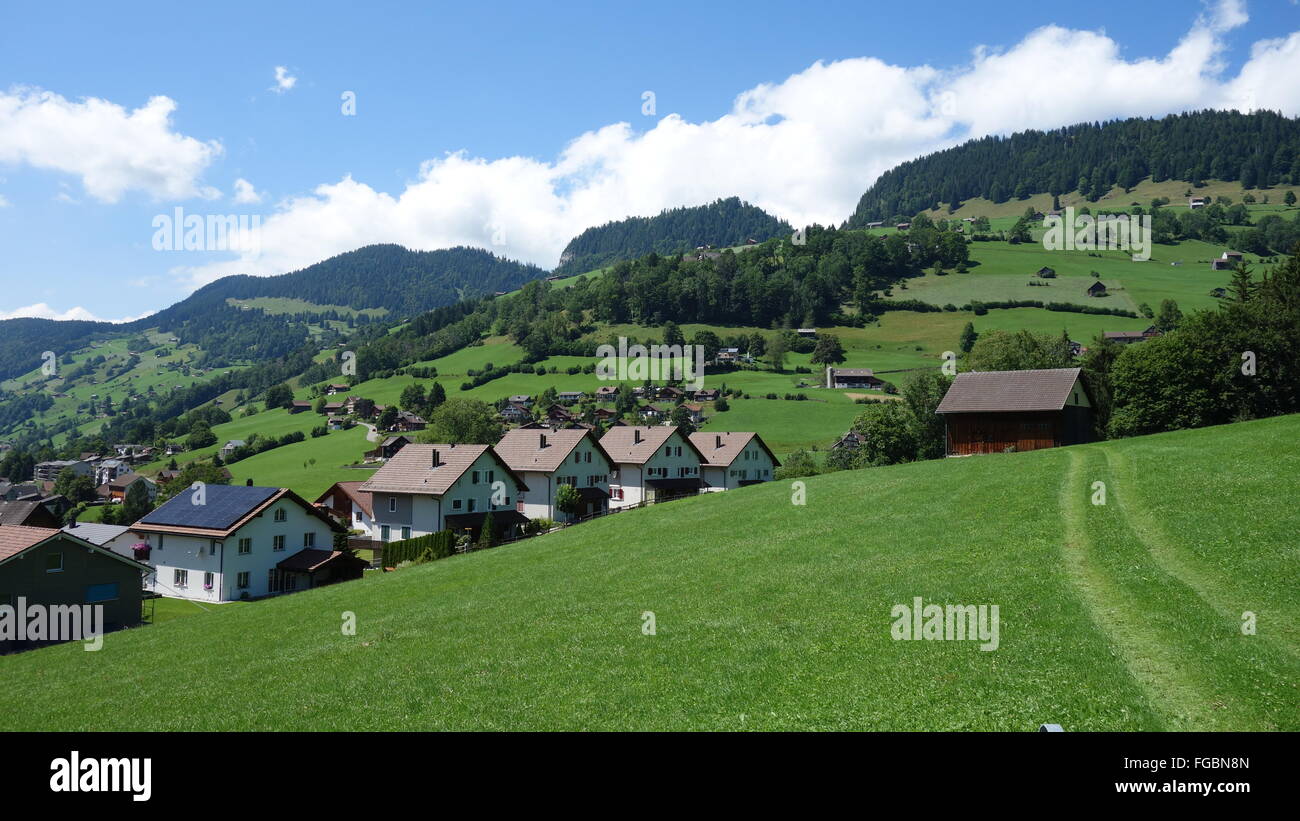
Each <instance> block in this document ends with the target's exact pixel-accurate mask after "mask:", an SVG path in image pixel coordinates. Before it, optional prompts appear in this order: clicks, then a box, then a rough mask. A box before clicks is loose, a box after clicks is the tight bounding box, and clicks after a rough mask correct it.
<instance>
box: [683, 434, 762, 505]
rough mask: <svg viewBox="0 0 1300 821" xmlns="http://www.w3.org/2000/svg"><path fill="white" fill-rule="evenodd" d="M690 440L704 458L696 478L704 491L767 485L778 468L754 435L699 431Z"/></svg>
mask: <svg viewBox="0 0 1300 821" xmlns="http://www.w3.org/2000/svg"><path fill="white" fill-rule="evenodd" d="M690 440H691V444H692V445H695V449H696V450H698V451H699V452H700V453H701V454H703V456H704V461H703V463H702V465H701V467H700V470H701V477H700V478H701V479H703V480H704V490H705V491H719V490H733V489H735V488H738V487H744V486H745V485H755V484H758V483H759V482H770V481H772V474H773V473H775V472H776V469H777V468H778V467H779V466H780V465H781V462H780V461H779V460H778V459H777V458H776V454H774V453H772V449H771V448H769V447H768V446H767V443H766V442H764V441H763V438H762V437H761V436H759V435H758V434H757V433H737V432H730V431H729V432H727V433H718V432H715V431H711V432H703V431H701V432H699V433H692V434H691V435H690Z"/></svg>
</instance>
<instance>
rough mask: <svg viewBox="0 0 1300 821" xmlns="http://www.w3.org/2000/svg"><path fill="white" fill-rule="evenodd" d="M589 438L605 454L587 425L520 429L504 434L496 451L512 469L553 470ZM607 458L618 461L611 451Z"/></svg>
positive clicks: (494, 447) (611, 462)
mask: <svg viewBox="0 0 1300 821" xmlns="http://www.w3.org/2000/svg"><path fill="white" fill-rule="evenodd" d="M587 437H591V443H592V444H593V445H595V447H596V450H597V451H599V452H600V453H605V449H604V448H603V447H601V445H600V442H599V441H598V440H597V439H596V436H595V434H593V433H592V432H591V431H590V430H589V429H586V428H562V429H559V430H542V429H538V428H527V429H525V428H516V429H515V430H512V431H508V432H507V433H506V435H505V436H503V437H501V441H500V442H497V443H496V445H494V446H493V450H495V451H496V452H497V455H498V456H500V457H501V459H502V461H504V462H505V463H506V464H507V465H509V466H510V469H511V470H516V471H523V470H532V471H540V472H542V473H550V472H551V471H553V470H556V469H557V468H559V467H560V466H561V465H563V464H564V462H565V460H566V459H568V458H569V454H570V453H573V449H574V448H576V447H577V446H578V444H579V443H580V442H582V440H583V439H585V438H587ZM543 441H544V442H546V446H545V447H542V442H543ZM605 458H606V459H609V461H610V464H613V462H614V460H613V459H610V457H609V454H608V453H605Z"/></svg>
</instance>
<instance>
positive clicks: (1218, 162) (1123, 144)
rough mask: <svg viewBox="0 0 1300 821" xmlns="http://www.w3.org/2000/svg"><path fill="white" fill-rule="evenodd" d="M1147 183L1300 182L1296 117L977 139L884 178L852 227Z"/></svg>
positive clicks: (1210, 117) (1119, 125)
mask: <svg viewBox="0 0 1300 821" xmlns="http://www.w3.org/2000/svg"><path fill="white" fill-rule="evenodd" d="M1148 176H1150V177H1151V179H1152V181H1153V182H1160V181H1162V180H1169V179H1175V180H1183V181H1186V182H1188V183H1189V184H1197V183H1202V182H1204V181H1205V180H1209V179H1216V180H1227V181H1230V182H1231V181H1238V180H1239V181H1240V182H1241V183H1242V186H1243V187H1245V188H1255V187H1257V186H1258V187H1267V186H1269V185H1277V184H1283V183H1285V184H1296V185H1300V119H1295V118H1287V117H1283V116H1281V115H1280V114H1275V113H1273V112H1269V111H1261V112H1256V113H1253V114H1241V113H1238V112H1236V111H1199V112H1194V113H1186V114H1171V115H1169V116H1167V117H1164V118H1162V119H1159V120H1149V119H1141V118H1133V119H1128V120H1114V121H1111V122H1107V123H1080V124H1078V125H1072V126H1067V127H1065V128H1058V129H1054V130H1052V131H1046V132H1044V131H1023V132H1018V133H1016V134H1013V135H1011V136H1010V137H984V138H982V139H978V140H971V141H969V142H966V143H963V144H962V145H959V146H956V147H954V148H950V149H947V150H945V151H939V152H936V153H934V154H930V155H928V156H925V157H921V158H919V159H916V160H911V161H909V162H905V163H902V164H901V165H898V166H896V167H895V168H892V169H890V170H889V171H886V172H885V173H884V174H882V175H881V176H880V178H879V179H878V180H876V182H875V183H874V184H873V185H872V186H871V187H870V188H869V189H868V190H867V192H866V193H864V194H863V195H862V199H861V200H860V201H859V202H858V207H857V209H856V210H855V211H854V213H853V216H852V217H850V219H849V227H851V228H861V227H864V226H865V225H866V224H867V223H868V222H871V221H875V220H887V219H890V218H891V217H894V216H905V217H906V216H912V215H914V214H917V213H919V212H920V211H924V210H930V209H933V208H936V207H937V206H938V204H939V203H953V204H955V205H959V204H960V203H961V202H962V201H964V200H968V199H972V198H975V197H982V198H984V199H987V200H990V201H992V202H994V203H1001V202H1005V201H1007V200H1008V199H1011V198H1013V197H1015V198H1018V199H1019V198H1022V197H1027V196H1030V195H1033V194H1041V193H1049V194H1064V193H1067V192H1070V191H1073V190H1075V189H1076V188H1077V189H1079V190H1080V192H1081V193H1082V194H1084V195H1085V196H1088V197H1089V198H1091V199H1093V200H1095V199H1096V198H1098V197H1100V196H1101V195H1103V194H1105V193H1106V192H1108V191H1110V189H1111V188H1112V187H1113V186H1116V185H1119V186H1122V187H1124V188H1131V187H1133V186H1135V185H1137V183H1138V182H1140V181H1141V180H1142V179H1144V178H1146V177H1148Z"/></svg>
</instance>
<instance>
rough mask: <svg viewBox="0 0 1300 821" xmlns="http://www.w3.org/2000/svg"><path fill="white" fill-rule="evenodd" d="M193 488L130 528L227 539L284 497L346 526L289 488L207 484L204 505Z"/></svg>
mask: <svg viewBox="0 0 1300 821" xmlns="http://www.w3.org/2000/svg"><path fill="white" fill-rule="evenodd" d="M195 493H196V491H195V490H194V489H193V488H185V489H184V490H182V491H181V492H180V493H178V494H176V495H175V496H173V497H172V498H171V499H168V500H167V501H166V502H165V503H163V504H162V505H161V506H160V507H158V508H157V509H156V510H153V511H150V512H149V513H146V514H145V515H144V516H143V517H142V518H141V519H140V521H138V522H136V523H135V524H133V525H131V529H132V530H135V531H139V532H141V533H182V534H185V535H191V536H210V537H212V538H214V539H224V538H226V537H228V536H229V535H230V534H232V533H234V532H235V531H236V530H238V529H239V528H241V527H243V526H244V525H245V524H247V523H248V521H249V520H251V519H252V518H253V517H254V516H256V515H258V514H259V513H261V512H262V511H264V510H266V509H267V508H268V507H270V506H271V505H273V504H275V503H276V502H278V501H281V500H288V501H291V502H294V503H295V504H297V505H298V506H300V507H301V508H303V509H304V510H306V511H308V512H309V513H311V515H313V516H315V517H317V518H318V519H320V520H321V521H322V522H325V523H326V524H327V525H329V526H330V528H331V529H332V530H338V531H341V530H342V529H343V528H342V526H341V525H339V524H338V523H336V522H335V521H334V520H333V519H331V518H330V517H329V516H327V515H325V514H324V513H322V512H320V511H319V510H317V509H316V508H315V507H314V506H312V505H310V504H308V503H307V502H306V501H305V500H304V499H303V498H302V497H301V496H299V495H298V494H296V493H294V492H293V491H292V490H289V488H287V487H281V488H275V487H249V486H246V485H211V484H210V485H206V486H204V488H203V493H204V494H205V495H204V497H203V504H195V503H194V501H193V499H194V494H195Z"/></svg>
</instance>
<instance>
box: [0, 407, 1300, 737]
mask: <svg viewBox="0 0 1300 821" xmlns="http://www.w3.org/2000/svg"><path fill="white" fill-rule="evenodd" d="M1297 443H1300V416H1290V417H1282V418H1277V419H1271V420H1264V421H1258V422H1246V423H1241V424H1237V425H1231V426H1224V427H1218V428H1208V429H1204V430H1198V431H1185V432H1179V433H1173V434H1165V435H1160V436H1153V437H1148V438H1142V439H1134V440H1128V441H1119V442H1109V443H1100V444H1094V445H1085V446H1081V447H1074V448H1060V449H1056V450H1048V451H1038V452H1034V453H1023V454H1008V455H997V456H982V457H973V458H966V459H951V460H943V461H937V462H927V463H922V464H914V465H905V466H899V467H892V468H877V469H868V470H862V471H854V472H846V473H837V474H831V475H826V476H819V477H814V478H810V479H808V480H806V504H805V505H795V504H792V492H791V486H790V485H789V484H788V483H770V484H766V485H762V486H757V487H751V488H746V489H743V490H738V491H729V492H727V493H724V494H707V495H705V496H701V497H696V498H692V499H687V500H683V501H679V502H673V503H670V504H667V505H661V506H656V507H652V508H648V509H643V510H638V511H631V512H627V513H620V514H618V515H615V516H611V517H608V518H606V519H602V520H597V521H594V522H590V523H587V524H583V525H580V526H578V527H574V528H570V529H567V530H564V531H561V532H558V533H555V534H551V535H548V536H544V537H541V538H538V539H534V540H528V541H524V542H519V543H516V544H514V545H509V546H506V547H501V548H497V549H494V550H489V551H485V552H480V553H474V554H470V555H468V556H460V557H455V558H452V559H447V560H443V561H439V562H434V563H431V564H428V565H423V566H417V567H413V568H409V569H405V570H402V571H399V572H397V573H390V574H381V573H371V574H367V576H366V577H365V578H364V579H362V580H360V581H356V582H349V583H346V584H341V585H335V586H333V587H328V588H323V589H318V590H312V591H307V592H303V593H297V594H294V595H291V596H286V597H282V598H277V599H272V600H267V601H263V602H256V603H253V604H249V605H243V606H239V607H225V608H221V609H219V610H215V611H213V612H208V613H201V614H198V615H196V616H193V617H187V618H177V619H173V620H171V621H168V622H165V623H162V624H158V625H155V626H149V627H143V628H139V629H136V630H131V631H127V632H125V633H121V634H115V635H111V636H109V637H108V638H107V639H106V641H105V643H104V648H103V649H102V650H101V651H99V652H97V653H86V652H85V651H84V650H83V649H82V648H81V647H80V646H78V645H75V644H73V645H65V646H58V647H52V648H47V649H43V650H37V651H34V652H29V653H23V654H19V655H15V656H9V657H5V658H0V674H3V676H4V680H5V681H6V683H7V684H8V685H9V696H8V705H7V709H6V710H4V711H3V713H2V714H0V729H4V730H29V731H30V730H36V731H54V730H66V731H87V730H173V731H174V730H190V731H196V730H228V731H247V730H436V729H487V730H519V729H546V730H618V729H632V730H830V729H836V730H839V729H843V730H1003V731H1018V732H1024V731H1030V730H1033V729H1034V728H1035V727H1037V726H1038V725H1039V724H1041V723H1043V722H1053V723H1059V724H1061V725H1062V726H1063V727H1065V729H1066V730H1068V731H1088V730H1093V731H1096V730H1248V731H1250V730H1283V731H1295V730H1297V729H1300V691H1298V690H1297V685H1296V682H1297V681H1300V661H1298V657H1300V641H1298V638H1297V633H1296V625H1297V624H1300V585H1297V584H1296V575H1295V568H1296V567H1297V561H1300V554H1298V553H1297V545H1296V540H1295V534H1296V532H1297V531H1298V530H1300V511H1298V510H1297V508H1296V506H1295V504H1294V500H1295V499H1296V498H1297V495H1298V494H1300V479H1298V478H1297V477H1300V444H1297ZM1097 481H1103V482H1106V484H1107V489H1108V500H1107V504H1106V505H1105V506H1094V505H1091V504H1090V503H1089V500H1090V497H1091V496H1092V494H1093V483H1094V482H1097ZM918 596H919V597H922V599H923V600H924V601H925V602H928V603H935V604H955V605H980V604H985V605H997V606H998V607H999V646H998V649H996V650H995V651H992V652H984V651H981V650H980V649H979V646H978V643H977V642H972V641H897V640H894V639H893V638H892V637H891V625H892V623H893V621H894V619H893V618H892V617H891V611H892V608H893V607H894V606H895V605H897V604H908V605H910V604H911V603H912V602H913V599H914V598H915V597H918ZM1244 611H1250V612H1252V613H1255V614H1256V615H1257V618H1258V622H1257V624H1258V633H1257V635H1243V633H1242V631H1241V624H1242V613H1243V612H1244ZM649 613H652V614H653V617H654V620H655V628H656V630H655V634H654V635H646V634H644V633H643V630H642V627H643V624H644V623H645V622H644V621H643V620H644V619H646V618H648V616H647V615H646V614H649ZM349 614H352V615H355V617H356V626H357V630H356V634H355V635H345V634H343V632H342V631H341V629H340V628H341V626H342V625H343V623H344V619H345V618H346V617H347V616H348V615H349ZM213 693H221V694H222V696H223V697H222V698H221V700H220V703H219V704H217V703H216V702H214V701H213ZM304 693H308V694H310V696H309V697H304V695H303V694H304ZM141 704H148V705H150V707H149V709H148V710H141V709H139V705H141Z"/></svg>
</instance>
